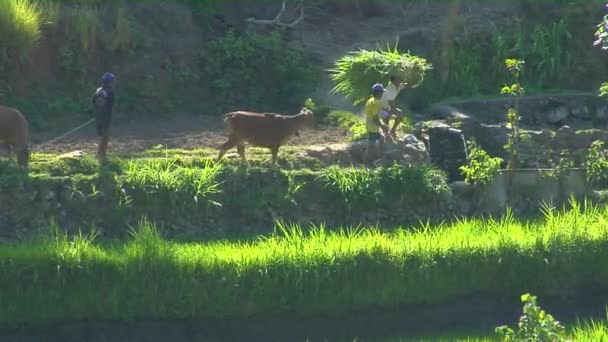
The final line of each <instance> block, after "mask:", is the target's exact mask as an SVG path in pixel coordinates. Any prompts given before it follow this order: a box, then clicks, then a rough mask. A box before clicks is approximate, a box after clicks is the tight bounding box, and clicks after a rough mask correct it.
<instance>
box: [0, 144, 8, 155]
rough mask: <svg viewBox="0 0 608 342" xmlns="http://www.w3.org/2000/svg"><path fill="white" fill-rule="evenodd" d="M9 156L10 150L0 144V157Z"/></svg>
mask: <svg viewBox="0 0 608 342" xmlns="http://www.w3.org/2000/svg"><path fill="white" fill-rule="evenodd" d="M8 155H10V150H9V148H8V146H7V145H3V144H0V156H8Z"/></svg>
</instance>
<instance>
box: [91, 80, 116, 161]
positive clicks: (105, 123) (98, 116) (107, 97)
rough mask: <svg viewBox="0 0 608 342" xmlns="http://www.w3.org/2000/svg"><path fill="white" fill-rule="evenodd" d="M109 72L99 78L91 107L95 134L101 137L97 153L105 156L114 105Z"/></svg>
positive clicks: (101, 156)
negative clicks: (93, 109)
mask: <svg viewBox="0 0 608 342" xmlns="http://www.w3.org/2000/svg"><path fill="white" fill-rule="evenodd" d="M115 78H116V77H115V76H114V75H113V74H111V73H105V74H104V75H103V77H102V78H101V87H99V88H97V90H96V91H95V94H94V95H93V99H92V102H93V107H94V108H95V121H96V126H97V136H99V137H101V141H100V143H99V149H98V151H97V154H98V156H99V157H100V158H102V159H103V158H105V156H106V151H107V149H108V139H109V130H110V121H111V119H112V107H113V106H114V90H113V85H114V79H115Z"/></svg>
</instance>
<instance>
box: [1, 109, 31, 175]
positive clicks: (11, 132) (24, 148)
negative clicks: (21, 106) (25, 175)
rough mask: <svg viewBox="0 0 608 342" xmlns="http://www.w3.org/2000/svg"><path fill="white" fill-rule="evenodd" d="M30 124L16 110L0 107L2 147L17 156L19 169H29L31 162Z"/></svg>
mask: <svg viewBox="0 0 608 342" xmlns="http://www.w3.org/2000/svg"><path fill="white" fill-rule="evenodd" d="M28 139H29V128H28V122H27V120H26V119H25V117H24V116H23V114H21V112H19V111H18V110H17V109H15V108H10V107H4V106H0V145H5V146H7V147H8V149H9V153H11V152H14V153H15V154H16V156H17V164H18V165H19V167H21V168H24V169H27V167H28V161H29V146H28Z"/></svg>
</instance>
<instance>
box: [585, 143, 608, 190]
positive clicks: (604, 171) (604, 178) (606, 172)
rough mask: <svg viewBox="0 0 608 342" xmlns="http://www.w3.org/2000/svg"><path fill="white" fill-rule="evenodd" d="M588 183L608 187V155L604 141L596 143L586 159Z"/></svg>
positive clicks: (592, 145)
mask: <svg viewBox="0 0 608 342" xmlns="http://www.w3.org/2000/svg"><path fill="white" fill-rule="evenodd" d="M585 169H586V174H587V181H588V182H589V183H591V184H593V185H595V186H604V185H608V155H607V154H606V151H605V148H604V142H603V141H599V140H598V141H594V142H593V143H592V144H591V147H590V148H589V151H588V153H587V157H586V159H585Z"/></svg>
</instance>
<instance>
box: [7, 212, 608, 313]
mask: <svg viewBox="0 0 608 342" xmlns="http://www.w3.org/2000/svg"><path fill="white" fill-rule="evenodd" d="M607 222H608V208H606V207H601V208H600V207H591V206H587V207H584V206H582V205H580V204H575V205H574V209H573V210H569V211H564V212H556V211H555V210H548V211H547V215H546V219H545V221H544V222H541V223H539V224H536V225H532V224H528V223H525V222H518V221H516V220H515V219H514V218H513V217H510V216H506V217H504V218H502V219H497V220H463V221H461V222H459V223H455V224H451V225H444V226H439V227H435V228H434V229H428V228H425V229H420V230H418V231H412V230H400V231H397V232H395V233H391V234H385V233H382V232H380V231H379V230H377V229H357V230H343V231H338V232H330V231H329V230H327V229H325V228H324V227H317V228H316V229H315V230H314V231H313V232H311V233H305V232H304V231H303V230H301V229H300V227H298V226H293V227H284V226H283V227H282V229H277V233H276V234H273V235H269V236H267V237H265V238H261V239H260V240H259V241H256V242H238V243H229V242H210V243H202V244H178V243H171V242H167V241H164V240H163V239H162V238H160V236H159V235H158V233H157V231H156V230H155V228H154V227H153V226H151V225H150V223H149V222H145V221H144V222H143V223H142V225H141V226H140V227H139V230H136V231H135V233H134V234H133V236H134V238H133V240H132V241H130V242H127V243H124V244H121V245H118V244H113V245H110V246H105V247H103V246H100V245H96V244H95V243H94V242H92V241H90V240H87V239H83V238H79V239H73V240H66V239H67V238H61V239H59V240H54V241H53V242H32V243H30V244H27V245H20V246H2V247H0V274H2V281H1V282H0V307H1V308H2V310H0V322H3V323H19V322H43V321H52V320H75V319H135V318H172V319H179V318H193V317H227V316H241V315H251V314H256V313H265V314H273V313H295V314H306V313H328V312H336V311H341V310H350V309H361V308H366V307H369V306H381V307H382V306H384V307H391V306H394V305H400V304H408V303H410V304H411V303H418V304H424V303H440V302H444V301H446V300H449V299H450V298H454V297H459V296H463V295H472V294H479V293H484V294H486V295H488V296H492V297H493V298H496V299H499V300H501V299H505V300H513V299H515V298H518V297H519V295H520V294H521V293H526V292H533V293H535V294H538V296H541V297H549V296H563V297H567V296H576V295H581V294H584V293H583V292H581V291H584V289H585V287H586V286H598V287H605V286H606V285H608V270H607V269H606V267H604V266H605V264H606V262H607V261H608V225H607V224H606V223H607ZM279 228H281V227H280V226H279ZM57 241H59V243H58V242H57Z"/></svg>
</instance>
